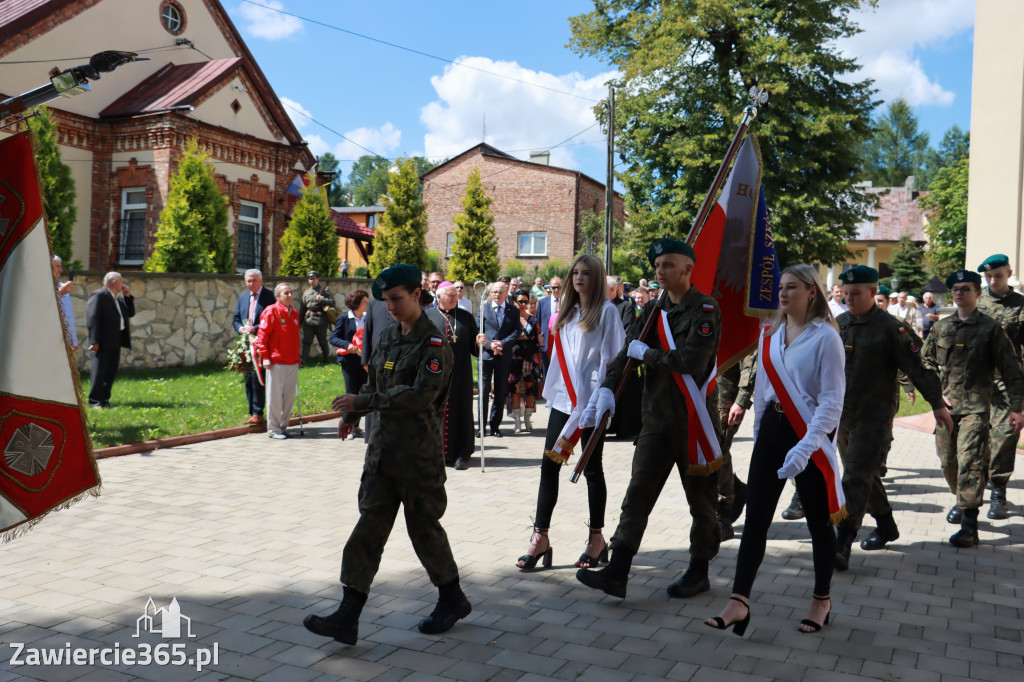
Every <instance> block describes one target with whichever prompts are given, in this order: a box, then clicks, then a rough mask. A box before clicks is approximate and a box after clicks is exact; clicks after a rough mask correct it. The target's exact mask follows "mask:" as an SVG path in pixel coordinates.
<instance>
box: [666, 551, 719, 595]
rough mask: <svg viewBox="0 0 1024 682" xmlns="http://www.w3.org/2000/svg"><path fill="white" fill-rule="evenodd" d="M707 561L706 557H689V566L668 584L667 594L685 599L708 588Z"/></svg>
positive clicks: (709, 583)
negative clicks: (680, 576) (681, 575)
mask: <svg viewBox="0 0 1024 682" xmlns="http://www.w3.org/2000/svg"><path fill="white" fill-rule="evenodd" d="M709 563H710V562H709V561H708V560H707V559H690V567H689V568H687V569H686V573H684V574H683V577H682V578H680V579H679V580H677V581H675V582H674V583H672V584H671V585H669V586H668V596H670V597H679V598H681V599H686V598H687V597H693V596H695V595H698V594H700V593H701V592H707V591H708V590H710V589H711V581H710V580H708V564H709Z"/></svg>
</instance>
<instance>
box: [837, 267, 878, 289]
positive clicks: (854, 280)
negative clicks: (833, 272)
mask: <svg viewBox="0 0 1024 682" xmlns="http://www.w3.org/2000/svg"><path fill="white" fill-rule="evenodd" d="M839 281H840V282H842V283H843V284H875V283H877V282H878V270H875V269H874V268H870V267H868V266H867V265H858V266H856V267H853V268H850V269H849V270H847V271H846V272H844V273H843V274H841V275H839Z"/></svg>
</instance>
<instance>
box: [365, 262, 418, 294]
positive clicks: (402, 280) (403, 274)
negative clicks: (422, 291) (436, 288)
mask: <svg viewBox="0 0 1024 682" xmlns="http://www.w3.org/2000/svg"><path fill="white" fill-rule="evenodd" d="M422 282H423V278H422V275H421V273H420V269H419V268H418V267H416V266H415V265H406V264H405V263H398V264H396V265H392V266H390V267H387V268H384V270H383V271H382V272H381V273H380V274H379V275H377V279H375V280H373V287H372V290H373V297H374V298H375V299H377V300H378V301H383V300H384V292H385V291H387V290H388V289H391V288H393V287H397V286H399V285H402V284H415V285H417V286H419V285H420V284H421V283H422Z"/></svg>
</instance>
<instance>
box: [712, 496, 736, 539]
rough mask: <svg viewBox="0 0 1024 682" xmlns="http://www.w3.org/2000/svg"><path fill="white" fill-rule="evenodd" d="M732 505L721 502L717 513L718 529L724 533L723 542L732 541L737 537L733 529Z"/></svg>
mask: <svg viewBox="0 0 1024 682" xmlns="http://www.w3.org/2000/svg"><path fill="white" fill-rule="evenodd" d="M731 516H732V503H730V502H719V503H718V509H717V510H716V511H715V518H716V519H718V529H719V530H720V531H721V532H722V542H725V541H726V540H732V539H733V538H734V537H736V531H734V530H733V529H732V520H731V519H730V517H731Z"/></svg>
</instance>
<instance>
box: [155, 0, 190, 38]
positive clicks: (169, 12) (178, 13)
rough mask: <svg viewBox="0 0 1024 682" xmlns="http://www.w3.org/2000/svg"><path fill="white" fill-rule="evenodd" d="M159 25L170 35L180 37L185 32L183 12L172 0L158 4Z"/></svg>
mask: <svg viewBox="0 0 1024 682" xmlns="http://www.w3.org/2000/svg"><path fill="white" fill-rule="evenodd" d="M160 24H161V25H162V26H163V27H164V29H166V31H167V32H168V33H170V34H171V35H174V36H176V35H180V34H181V33H182V31H184V30H185V10H184V8H182V6H181V5H179V4H178V3H177V2H175V1H174V0H164V2H162V3H160Z"/></svg>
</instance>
